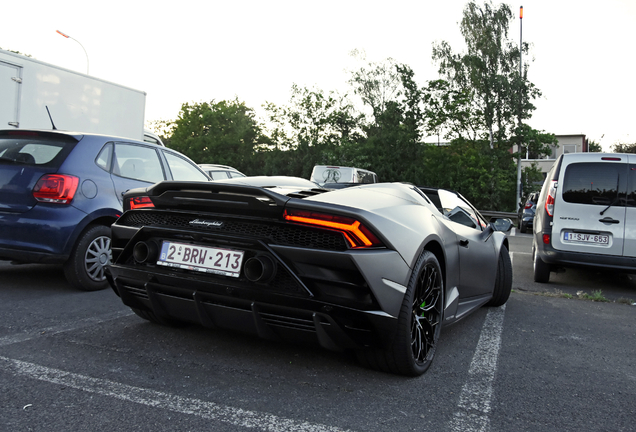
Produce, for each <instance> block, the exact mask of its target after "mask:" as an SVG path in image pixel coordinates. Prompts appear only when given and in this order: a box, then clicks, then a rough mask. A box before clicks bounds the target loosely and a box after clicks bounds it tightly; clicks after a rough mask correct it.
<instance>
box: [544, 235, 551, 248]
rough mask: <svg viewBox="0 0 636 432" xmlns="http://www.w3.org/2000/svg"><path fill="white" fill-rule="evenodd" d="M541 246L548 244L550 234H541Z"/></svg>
mask: <svg viewBox="0 0 636 432" xmlns="http://www.w3.org/2000/svg"><path fill="white" fill-rule="evenodd" d="M543 244H547V245H549V244H550V234H543Z"/></svg>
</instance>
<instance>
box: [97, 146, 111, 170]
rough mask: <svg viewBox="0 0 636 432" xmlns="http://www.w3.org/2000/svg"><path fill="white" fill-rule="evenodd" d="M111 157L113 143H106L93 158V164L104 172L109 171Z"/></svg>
mask: <svg viewBox="0 0 636 432" xmlns="http://www.w3.org/2000/svg"><path fill="white" fill-rule="evenodd" d="M112 155H113V143H107V144H106V145H105V146H104V147H103V148H102V149H101V151H100V152H99V154H98V155H97V158H95V164H96V165H97V166H98V167H100V168H101V169H103V170H104V171H109V170H110V161H111V157H112Z"/></svg>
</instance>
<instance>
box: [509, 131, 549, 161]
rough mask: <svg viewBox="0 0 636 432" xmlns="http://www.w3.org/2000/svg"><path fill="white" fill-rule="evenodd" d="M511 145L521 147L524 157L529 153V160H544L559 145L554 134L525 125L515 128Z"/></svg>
mask: <svg viewBox="0 0 636 432" xmlns="http://www.w3.org/2000/svg"><path fill="white" fill-rule="evenodd" d="M511 143H512V144H517V145H518V146H519V148H520V149H521V155H522V156H523V157H525V155H526V151H527V153H528V155H529V159H543V158H545V157H546V156H550V155H551V154H552V148H553V147H556V146H558V145H559V141H558V140H557V138H556V136H555V135H554V134H553V133H548V132H545V131H539V130H536V129H533V128H531V127H530V126H528V125H527V124H525V123H523V124H521V126H520V127H516V128H515V130H514V135H513V136H512V137H511ZM515 156H516V155H515Z"/></svg>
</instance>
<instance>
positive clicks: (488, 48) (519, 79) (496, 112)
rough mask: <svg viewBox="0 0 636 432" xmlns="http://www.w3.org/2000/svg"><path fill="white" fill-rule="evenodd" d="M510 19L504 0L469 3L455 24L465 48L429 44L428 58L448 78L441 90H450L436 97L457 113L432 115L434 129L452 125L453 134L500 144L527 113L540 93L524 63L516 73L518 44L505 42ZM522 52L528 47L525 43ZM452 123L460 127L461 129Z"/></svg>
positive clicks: (532, 108)
mask: <svg viewBox="0 0 636 432" xmlns="http://www.w3.org/2000/svg"><path fill="white" fill-rule="evenodd" d="M511 19H512V12H511V10H510V7H509V6H508V5H506V4H501V5H499V7H497V8H494V7H493V6H492V4H491V3H490V2H488V1H487V2H485V3H484V5H483V7H481V6H478V5H477V4H476V3H475V2H470V3H468V4H467V5H466V7H465V9H464V15H463V18H462V21H461V24H460V29H461V33H462V35H463V36H464V40H465V42H466V48H467V50H466V52H465V53H462V54H456V53H454V52H453V50H452V49H451V47H450V45H449V44H448V43H447V42H441V43H438V44H434V45H433V59H434V60H435V61H437V62H438V63H439V73H440V75H441V76H442V77H443V78H444V79H445V80H446V81H447V82H448V89H447V91H452V93H451V95H449V97H447V98H446V99H444V98H439V97H438V100H440V101H441V102H440V103H442V105H443V106H446V105H448V104H451V106H446V108H445V111H447V112H450V113H453V112H455V113H459V114H460V117H459V118H455V117H453V116H448V117H445V116H442V117H439V116H434V118H433V126H434V127H436V128H441V127H446V128H448V129H455V132H456V133H457V135H456V136H457V137H466V136H470V135H471V134H472V135H473V136H474V134H475V132H476V131H481V133H482V136H483V137H484V138H487V139H489V141H490V146H491V147H492V146H493V145H494V142H495V141H499V142H506V141H507V140H508V138H509V137H510V136H511V135H512V132H513V129H514V127H515V124H516V123H517V122H518V121H521V120H523V119H527V118H529V117H530V113H531V111H533V110H534V108H535V107H534V105H532V103H531V101H532V100H533V99H534V98H536V97H538V96H540V92H539V91H538V90H537V89H536V88H535V87H534V85H533V84H531V83H530V82H528V81H527V79H526V75H527V69H528V67H527V65H526V67H525V72H524V73H523V76H520V74H519V54H520V53H519V47H517V46H516V44H515V43H514V42H512V41H510V40H508V27H509V24H510V21H511ZM523 50H524V52H527V51H528V45H527V44H526V45H524V46H523ZM433 90H435V89H433ZM457 102H459V103H457ZM455 105H456V106H455ZM458 126H462V127H464V128H465V130H464V132H463V133H461V131H457V130H456V129H457V128H458Z"/></svg>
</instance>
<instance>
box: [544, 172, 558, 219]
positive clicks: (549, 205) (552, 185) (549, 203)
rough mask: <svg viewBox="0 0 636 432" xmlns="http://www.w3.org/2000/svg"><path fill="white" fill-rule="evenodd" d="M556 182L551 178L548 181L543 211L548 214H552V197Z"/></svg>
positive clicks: (554, 192) (554, 193)
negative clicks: (548, 188) (549, 181)
mask: <svg viewBox="0 0 636 432" xmlns="http://www.w3.org/2000/svg"><path fill="white" fill-rule="evenodd" d="M556 190H557V182H556V181H555V180H552V183H550V190H549V191H548V197H547V198H546V200H545V211H546V212H547V213H548V216H550V217H552V216H554V197H555V196H556Z"/></svg>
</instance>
